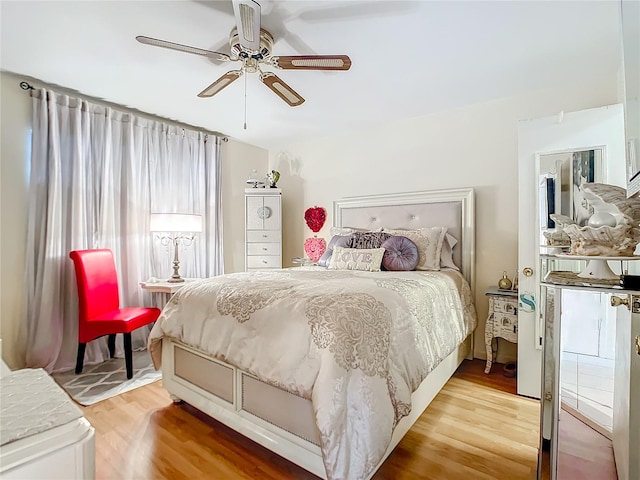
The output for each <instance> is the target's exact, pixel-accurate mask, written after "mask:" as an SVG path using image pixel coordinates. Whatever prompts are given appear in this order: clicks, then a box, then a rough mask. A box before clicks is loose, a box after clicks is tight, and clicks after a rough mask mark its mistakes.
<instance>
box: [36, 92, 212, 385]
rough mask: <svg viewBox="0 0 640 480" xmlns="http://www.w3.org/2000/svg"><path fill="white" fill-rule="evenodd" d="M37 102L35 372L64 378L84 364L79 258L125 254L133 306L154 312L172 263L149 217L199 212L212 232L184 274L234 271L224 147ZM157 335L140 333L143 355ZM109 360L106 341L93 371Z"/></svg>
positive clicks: (183, 260)
mask: <svg viewBox="0 0 640 480" xmlns="http://www.w3.org/2000/svg"><path fill="white" fill-rule="evenodd" d="M32 96H33V135H32V152H31V168H30V205H29V220H28V234H27V243H28V244H27V266H26V282H27V288H26V305H27V308H26V312H27V319H26V325H25V327H26V333H27V358H26V363H27V366H29V367H32V368H35V367H41V368H45V369H46V370H47V371H49V372H52V371H61V370H68V369H71V368H73V367H74V365H75V355H76V349H77V342H78V335H77V293H76V286H75V277H74V272H73V266H72V264H71V261H70V260H69V252H70V251H71V250H78V249H86V248H110V249H111V250H113V252H114V255H115V258H116V266H117V269H118V273H119V275H120V284H121V289H122V290H121V292H120V298H121V303H122V305H123V306H134V305H143V304H149V303H150V298H149V297H148V294H143V292H142V290H141V289H140V287H139V282H140V281H143V280H147V279H148V278H149V277H157V278H164V277H168V276H169V274H170V266H171V259H172V257H171V254H170V252H169V251H168V250H167V249H166V247H162V246H161V245H159V244H158V243H157V242H155V241H154V239H153V236H152V234H151V232H149V214H150V213H155V212H168V213H173V212H175V213H196V214H200V215H202V216H203V225H204V229H203V233H201V234H198V235H197V237H196V240H195V242H194V244H193V245H192V246H191V248H187V249H185V252H181V256H180V270H181V273H182V275H183V276H192V277H208V276H213V275H218V274H220V273H221V272H222V271H223V264H222V258H223V257H222V217H221V211H222V208H221V205H220V158H219V138H218V137H216V136H215V135H210V134H206V133H204V132H200V131H195V130H185V129H183V128H181V127H179V126H176V125H171V124H167V123H164V122H160V121H156V120H151V119H148V118H143V117H139V116H136V115H133V114H131V113H129V112H125V111H119V110H117V109H114V108H111V107H106V106H102V105H98V104H94V103H91V102H88V101H86V100H84V99H81V98H74V97H70V96H68V95H65V94H60V93H57V92H54V91H51V90H47V89H39V90H35V91H33V93H32ZM147 334H148V329H139V330H137V331H136V332H134V335H133V345H134V348H137V349H141V348H144V347H145V345H146V338H147ZM118 341H119V342H121V339H119V340H118ZM116 354H117V355H121V354H122V345H121V344H118V345H117V349H116ZM107 358H108V353H107V347H106V340H105V339H98V340H95V341H93V342H91V343H89V344H88V345H87V350H86V357H85V364H90V363H97V362H101V361H104V360H106V359H107Z"/></svg>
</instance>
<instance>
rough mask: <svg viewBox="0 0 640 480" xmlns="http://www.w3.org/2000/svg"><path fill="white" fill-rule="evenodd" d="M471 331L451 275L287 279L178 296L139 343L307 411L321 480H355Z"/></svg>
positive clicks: (198, 288)
mask: <svg viewBox="0 0 640 480" xmlns="http://www.w3.org/2000/svg"><path fill="white" fill-rule="evenodd" d="M475 326H476V313H475V308H474V306H473V303H472V298H471V291H470V289H469V286H468V284H467V283H466V281H465V280H464V279H463V277H462V276H461V275H460V274H459V273H458V272H455V271H453V270H451V271H449V270H447V271H441V272H416V271H413V272H361V271H345V270H325V269H308V270H306V269H304V268H292V269H285V270H278V271H270V272H268V271H264V272H251V273H236V274H230V275H224V276H220V277H214V278H211V279H207V280H203V281H202V282H197V283H194V284H190V285H186V286H185V287H184V288H182V289H181V290H180V291H179V292H178V293H176V294H175V295H174V296H173V297H172V298H171V300H170V302H169V303H168V304H167V305H166V307H165V308H164V310H163V312H162V315H161V316H160V318H159V319H158V321H157V322H156V324H155V326H154V327H153V330H152V331H151V334H150V337H149V351H150V352H151V355H152V358H153V361H154V365H155V366H156V368H160V366H161V365H160V362H161V353H162V352H161V349H162V342H161V340H162V338H163V337H165V336H166V337H172V338H174V339H176V340H178V341H180V342H182V343H185V344H187V345H191V346H193V347H195V348H196V349H198V350H200V351H203V352H206V353H208V354H210V355H212V356H213V357H216V358H218V359H220V360H223V361H225V362H227V363H229V364H231V365H234V366H236V367H238V368H240V369H242V370H244V371H246V372H249V373H251V374H253V375H256V376H257V377H259V378H261V379H263V380H264V381H266V382H268V383H270V384H272V385H274V386H277V387H279V388H282V389H284V390H286V391H289V392H291V393H294V394H296V395H300V396H302V397H304V398H307V399H310V400H311V401H312V403H313V405H314V411H315V415H316V423H317V426H318V429H319V431H320V435H321V437H320V438H321V442H320V443H321V449H322V454H323V459H324V464H325V469H326V472H327V476H328V478H329V479H333V480H335V479H360V478H364V477H366V476H367V475H369V474H370V473H371V471H372V470H373V469H374V468H375V467H376V466H377V464H378V462H379V461H380V459H381V458H382V456H383V455H384V453H385V451H386V449H387V446H388V444H389V442H390V441H391V435H392V432H393V428H394V426H395V425H396V423H397V422H398V421H399V420H400V419H401V418H402V417H404V416H405V415H407V414H408V413H409V412H410V410H411V393H412V392H413V391H414V390H415V389H416V388H418V386H419V385H420V382H421V381H422V380H423V379H424V378H425V377H426V376H427V374H428V373H429V372H430V371H431V370H433V369H434V368H435V367H436V366H437V365H438V364H439V363H440V362H441V361H442V360H443V359H444V358H445V357H446V356H447V355H449V353H451V352H452V351H453V350H454V349H455V348H456V346H457V345H459V344H460V342H461V341H462V340H463V339H464V338H466V336H467V335H468V334H469V333H471V332H472V331H473V329H474V328H475Z"/></svg>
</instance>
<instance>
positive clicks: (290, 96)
mask: <svg viewBox="0 0 640 480" xmlns="http://www.w3.org/2000/svg"><path fill="white" fill-rule="evenodd" d="M260 80H261V81H262V83H264V84H265V85H266V86H267V87H269V88H270V89H271V90H273V92H274V93H275V94H276V95H278V96H279V97H280V98H281V99H282V100H284V101H285V102H287V103H288V104H289V105H291V106H292V107H297V106H298V105H302V104H303V103H304V98H302V97H301V96H300V95H298V93H297V92H296V91H295V90H294V89H293V88H291V87H290V86H289V85H287V84H286V83H284V82H283V81H282V79H280V77H278V76H277V75H276V74H275V73H271V72H260Z"/></svg>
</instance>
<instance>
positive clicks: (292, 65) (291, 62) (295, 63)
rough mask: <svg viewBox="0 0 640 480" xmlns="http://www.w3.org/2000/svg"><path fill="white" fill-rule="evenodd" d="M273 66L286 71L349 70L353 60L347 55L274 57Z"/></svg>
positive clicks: (272, 59)
mask: <svg viewBox="0 0 640 480" xmlns="http://www.w3.org/2000/svg"><path fill="white" fill-rule="evenodd" d="M271 62H272V64H273V65H274V66H275V67H277V68H282V69H284V70H349V69H350V68H351V59H350V58H349V57H348V56H346V55H297V56H292V57H272V58H271Z"/></svg>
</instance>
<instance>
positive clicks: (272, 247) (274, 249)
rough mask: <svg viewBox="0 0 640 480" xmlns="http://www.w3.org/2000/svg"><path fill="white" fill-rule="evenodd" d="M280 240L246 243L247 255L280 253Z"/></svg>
mask: <svg viewBox="0 0 640 480" xmlns="http://www.w3.org/2000/svg"><path fill="white" fill-rule="evenodd" d="M280 250H281V247H280V242H277V243H247V254H249V255H280Z"/></svg>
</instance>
